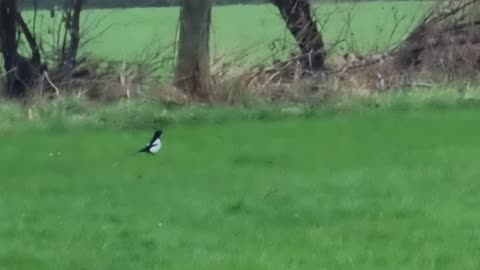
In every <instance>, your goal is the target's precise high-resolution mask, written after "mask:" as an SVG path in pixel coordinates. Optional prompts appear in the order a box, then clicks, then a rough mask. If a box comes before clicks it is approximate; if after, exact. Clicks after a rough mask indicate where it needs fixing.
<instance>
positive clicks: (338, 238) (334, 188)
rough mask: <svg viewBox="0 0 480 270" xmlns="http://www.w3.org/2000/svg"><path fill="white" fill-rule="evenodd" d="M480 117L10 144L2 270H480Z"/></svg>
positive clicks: (2, 164)
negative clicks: (150, 142)
mask: <svg viewBox="0 0 480 270" xmlns="http://www.w3.org/2000/svg"><path fill="white" fill-rule="evenodd" d="M479 117H480V111H479V110H477V109H457V110H440V111H439V110H432V109H425V110H420V111H410V112H404V111H395V110H391V111H384V112H382V113H376V112H374V111H365V112H363V113H361V114H351V113H349V114H341V115H335V116H332V115H331V116H329V117H318V118H309V119H298V118H297V119H285V120H283V121H276V122H275V121H274V122H271V121H259V120H250V121H235V122H230V123H224V124H222V125H219V124H215V123H205V124H202V125H176V126H172V127H169V128H168V129H167V130H166V133H165V137H164V144H165V148H164V149H162V152H161V154H159V155H158V156H154V157H150V156H142V155H134V154H133V153H134V151H135V150H137V149H138V148H139V147H141V146H142V144H143V143H144V140H145V139H147V138H148V137H149V136H150V135H151V134H150V133H151V131H150V130H143V129H137V130H135V129H129V130H122V131H121V132H119V131H118V130H114V129H97V130H88V129H78V130H74V131H70V130H36V131H35V132H32V131H22V130H16V131H13V130H11V131H9V132H6V133H2V134H1V135H0V141H1V142H2V143H1V149H2V151H1V153H0V172H1V180H0V183H1V184H0V194H1V197H0V242H1V243H2V245H0V269H9V270H10V269H37V270H41V269H48V270H54V269H62V270H65V269H319V268H320V269H372V268H381V269H419V268H420V269H478V268H479V267H480V261H479V260H478V259H477V258H478V257H479V256H480V251H479V249H478V246H479V244H480V230H479V229H478V223H479V222H480V214H479V212H478V209H477V208H476V206H477V205H478V203H480V201H479V197H478V192H479V191H480V184H479V182H478V179H479V177H480V172H479V170H478V162H477V159H478V156H479V155H480V148H479V144H478V138H477V137H478V136H477V135H476V134H477V133H478V132H480V130H479V128H478V125H477V122H478V118H479Z"/></svg>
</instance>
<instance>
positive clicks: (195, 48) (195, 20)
mask: <svg viewBox="0 0 480 270" xmlns="http://www.w3.org/2000/svg"><path fill="white" fill-rule="evenodd" d="M212 5H213V0H183V1H182V7H181V11H180V32H179V39H178V51H177V58H176V68H175V85H176V86H177V87H179V88H181V89H183V90H184V91H185V92H187V93H188V94H189V95H191V96H192V97H195V98H197V99H200V100H209V99H210V90H211V88H212V83H211V78H210V51H209V39H210V23H211V13H212Z"/></svg>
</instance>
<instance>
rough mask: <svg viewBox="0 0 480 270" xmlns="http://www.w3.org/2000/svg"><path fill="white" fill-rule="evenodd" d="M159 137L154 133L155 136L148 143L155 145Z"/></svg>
mask: <svg viewBox="0 0 480 270" xmlns="http://www.w3.org/2000/svg"><path fill="white" fill-rule="evenodd" d="M157 139H158V138H157V136H156V135H155V134H153V137H152V139H151V140H150V142H149V143H148V145H153V144H154V143H155V141H156V140H157Z"/></svg>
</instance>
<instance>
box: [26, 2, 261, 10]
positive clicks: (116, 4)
mask: <svg viewBox="0 0 480 270" xmlns="http://www.w3.org/2000/svg"><path fill="white" fill-rule="evenodd" d="M180 2H181V1H180V0H89V1H87V2H86V5H85V7H86V8H127V7H168V6H179V5H180ZM266 2H267V1H266V0H215V4H216V5H229V4H255V3H258V4H260V3H266ZM21 3H22V7H26V8H32V7H33V6H34V0H23V1H21ZM63 3H64V0H39V1H38V7H39V8H42V9H50V8H52V7H53V6H55V5H62V4H63Z"/></svg>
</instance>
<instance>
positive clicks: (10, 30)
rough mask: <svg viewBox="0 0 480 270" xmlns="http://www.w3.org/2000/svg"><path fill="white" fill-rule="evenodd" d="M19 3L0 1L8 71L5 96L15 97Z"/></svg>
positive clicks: (0, 34) (0, 32)
mask: <svg viewBox="0 0 480 270" xmlns="http://www.w3.org/2000/svg"><path fill="white" fill-rule="evenodd" d="M16 15H17V1H8V0H0V41H1V43H2V45H1V48H2V55H3V66H4V69H5V71H6V73H7V74H6V87H5V91H6V92H5V94H6V96H7V97H14V96H15V92H14V89H15V88H16V81H17V80H16V77H17V72H18V70H17V68H18V62H19V61H18V54H17V24H16Z"/></svg>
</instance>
